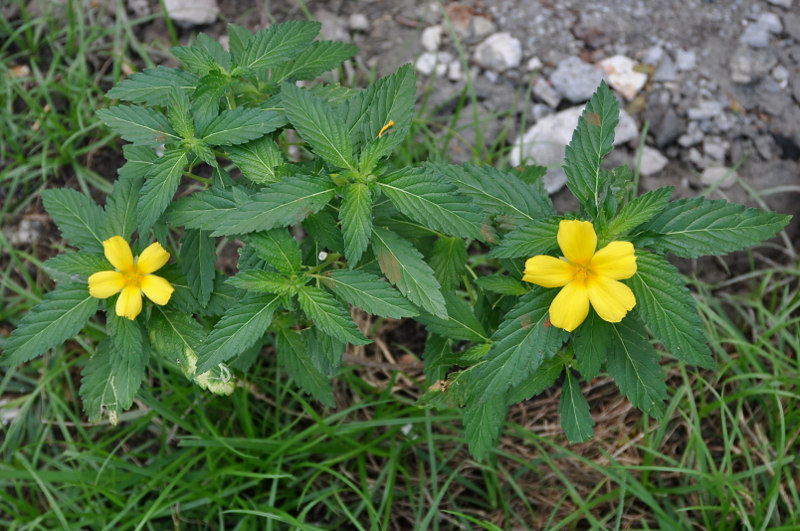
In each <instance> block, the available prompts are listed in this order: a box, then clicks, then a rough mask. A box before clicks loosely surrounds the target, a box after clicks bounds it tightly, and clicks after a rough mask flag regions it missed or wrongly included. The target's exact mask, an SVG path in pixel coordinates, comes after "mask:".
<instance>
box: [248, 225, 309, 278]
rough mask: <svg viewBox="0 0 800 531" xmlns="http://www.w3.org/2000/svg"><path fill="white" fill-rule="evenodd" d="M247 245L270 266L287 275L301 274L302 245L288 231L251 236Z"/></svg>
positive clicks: (271, 231)
mask: <svg viewBox="0 0 800 531" xmlns="http://www.w3.org/2000/svg"><path fill="white" fill-rule="evenodd" d="M246 241H247V243H249V244H250V245H252V246H253V248H254V249H255V251H256V254H257V255H258V256H259V257H260V258H263V259H264V260H266V261H267V263H268V264H269V265H271V266H272V267H274V268H275V269H277V270H278V271H280V272H281V273H283V274H285V275H291V274H295V275H297V274H299V273H300V266H301V265H302V260H303V258H302V255H301V253H300V245H299V244H298V243H297V240H296V239H295V238H294V236H292V235H291V234H289V231H288V230H286V229H274V230H270V231H262V232H256V233H253V234H250V235H249V236H248V237H247V240H246Z"/></svg>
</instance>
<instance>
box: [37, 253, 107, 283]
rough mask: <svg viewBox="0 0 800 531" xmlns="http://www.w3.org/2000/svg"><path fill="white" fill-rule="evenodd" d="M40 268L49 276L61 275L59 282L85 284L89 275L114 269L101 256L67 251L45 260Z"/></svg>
mask: <svg viewBox="0 0 800 531" xmlns="http://www.w3.org/2000/svg"><path fill="white" fill-rule="evenodd" d="M42 267H43V268H44V270H45V271H47V272H48V273H49V274H50V275H51V276H58V275H59V274H61V275H60V276H61V278H59V280H61V279H64V280H66V281H68V282H70V281H71V282H81V281H82V282H85V281H86V278H87V277H88V276H89V275H93V274H95V273H97V272H98V271H108V270H110V269H113V268H114V267H113V266H112V265H111V264H110V263H109V261H108V260H106V259H105V258H104V257H103V256H98V255H96V254H89V253H84V252H80V251H67V252H66V253H64V254H59V255H57V256H54V257H53V258H50V259H49V260H47V261H46V262H45V263H44V264H42Z"/></svg>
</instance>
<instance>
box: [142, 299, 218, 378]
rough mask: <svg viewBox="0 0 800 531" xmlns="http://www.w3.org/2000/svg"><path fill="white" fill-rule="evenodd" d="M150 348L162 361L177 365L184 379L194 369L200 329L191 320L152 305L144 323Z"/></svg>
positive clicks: (200, 339) (181, 314)
mask: <svg viewBox="0 0 800 531" xmlns="http://www.w3.org/2000/svg"><path fill="white" fill-rule="evenodd" d="M147 330H148V332H149V335H150V345H151V346H152V347H153V350H154V351H155V352H156V353H158V354H159V355H160V356H162V357H163V358H165V359H167V360H169V361H170V362H172V363H176V364H178V366H180V368H181V370H183V373H184V374H185V375H186V376H187V377H191V376H193V375H194V374H195V371H196V369H197V352H198V350H199V347H200V344H201V343H202V342H203V340H204V339H205V337H206V333H205V331H204V330H203V327H202V326H201V325H200V323H198V322H197V321H196V320H194V318H193V317H192V316H191V315H189V314H187V313H182V312H174V311H170V310H167V309H165V308H164V307H163V306H158V305H154V306H153V311H152V313H151V314H150V320H149V321H148V323H147Z"/></svg>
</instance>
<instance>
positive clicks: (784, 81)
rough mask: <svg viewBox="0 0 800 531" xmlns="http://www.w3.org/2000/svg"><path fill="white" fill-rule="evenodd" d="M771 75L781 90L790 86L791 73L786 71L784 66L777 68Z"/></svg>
mask: <svg viewBox="0 0 800 531" xmlns="http://www.w3.org/2000/svg"><path fill="white" fill-rule="evenodd" d="M770 73H771V74H772V77H773V78H774V79H775V81H777V82H778V87H780V89H781V90H783V89H785V88H786V87H787V86H789V71H788V70H786V68H784V67H783V65H778V66H776V67H775V68H773V69H772V72H770Z"/></svg>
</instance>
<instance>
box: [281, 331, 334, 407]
mask: <svg viewBox="0 0 800 531" xmlns="http://www.w3.org/2000/svg"><path fill="white" fill-rule="evenodd" d="M275 350H276V351H277V353H278V364H280V366H281V367H283V368H284V369H286V372H287V373H288V374H289V376H290V377H291V378H293V379H294V380H295V381H296V382H297V384H298V385H299V386H300V387H302V388H303V390H304V391H306V392H307V393H309V394H310V395H311V396H313V397H314V398H316V399H317V400H319V401H320V402H322V403H323V404H325V405H327V406H330V407H333V406H334V405H335V402H334V400H333V389H332V388H331V384H330V381H328V377H327V375H326V374H325V373H323V371H322V370H321V369H320V367H318V366H317V364H315V363H314V360H313V359H312V356H311V352H310V351H309V349H308V348H307V346H306V344H305V343H304V342H303V339H302V337H301V336H300V334H299V333H298V332H297V331H296V330H289V329H286V328H281V329H280V330H278V332H277V333H276V338H275Z"/></svg>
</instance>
